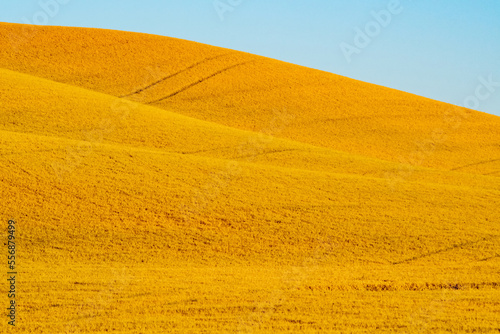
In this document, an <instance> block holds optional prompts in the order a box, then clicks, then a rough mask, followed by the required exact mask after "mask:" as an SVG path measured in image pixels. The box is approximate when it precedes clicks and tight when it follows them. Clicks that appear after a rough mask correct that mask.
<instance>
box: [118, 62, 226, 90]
mask: <svg viewBox="0 0 500 334" xmlns="http://www.w3.org/2000/svg"><path fill="white" fill-rule="evenodd" d="M230 54H231V53H224V54H221V55H217V56H214V57H210V58H205V59H203V60H201V61H199V62H197V63H195V64H193V65H191V66H188V67H186V68H184V69H182V70H180V71H178V72H176V73H174V74H170V75H167V76H166V77H164V78H161V79H160V80H157V81H155V82H153V83H152V84H149V85H147V86H146V87H143V88H140V89H138V90H136V91H134V92H132V93H130V94H127V95H122V96H119V98H124V97H129V96H132V95H136V94H139V93H142V92H143V91H145V90H147V89H149V88H151V87H153V86H156V85H158V84H160V83H162V82H163V81H166V80H168V79H170V78H173V77H175V76H177V75H179V74H181V73H184V72H186V71H189V70H190V69H192V68H195V67H196V66H199V65H201V64H204V63H206V62H208V61H211V60H214V59H217V58H221V57H224V56H227V55H230Z"/></svg>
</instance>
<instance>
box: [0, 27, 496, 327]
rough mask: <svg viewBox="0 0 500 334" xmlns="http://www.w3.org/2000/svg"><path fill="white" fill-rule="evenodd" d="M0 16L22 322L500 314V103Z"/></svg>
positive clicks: (425, 318)
mask: <svg viewBox="0 0 500 334" xmlns="http://www.w3.org/2000/svg"><path fill="white" fill-rule="evenodd" d="M0 32H1V33H0V106H1V107H2V108H1V113H0V156H1V159H0V176H1V177H0V201H1V203H2V205H1V206H0V207H1V209H2V217H3V218H2V219H3V221H5V224H7V220H8V219H10V218H15V219H16V220H17V222H18V227H19V228H18V233H19V241H18V252H19V268H20V269H19V271H20V275H19V277H20V278H19V279H20V281H19V289H20V290H19V298H18V302H19V305H20V306H19V318H18V321H19V326H18V328H17V331H18V332H21V333H104V332H113V331H114V332H131V333H167V332H189V333H191V332H205V333H213V332H227V333H234V332H242V333H250V332H253V333H267V332H287V331H292V332H309V333H321V332H332V333H335V332H338V333H345V332H356V333H373V332H381V333H383V332H401V333H427V332H429V333H430V332H432V333H440V332H477V333H489V332H491V333H494V332H498V331H499V330H500V325H499V324H498V312H499V311H500V302H499V297H500V294H499V291H500V290H499V287H500V281H499V278H498V277H499V274H500V272H499V270H498V268H499V264H500V262H499V261H500V260H499V254H500V247H499V244H500V243H499V236H500V225H499V223H498V222H499V221H500V181H499V178H498V176H499V175H500V174H499V172H500V144H499V143H500V131H499V130H500V119H499V118H498V117H495V116H492V115H488V114H484V113H480V112H476V111H472V110H468V109H463V108H459V107H453V106H451V105H447V104H444V103H440V102H436V101H432V100H429V99H425V98H422V97H418V96H414V95H410V94H406V93H402V92H399V91H395V90H391V89H388V88H384V87H379V86H375V85H370V84H366V83H362V82H358V81H354V80H351V79H347V78H344V77H340V76H336V75H333V74H329V73H325V72H321V71H316V70H311V69H307V68H303V67H299V66H296V65H291V64H287V63H283V62H279V61H276V60H272V59H266V58H263V57H258V56H254V55H250V54H245V53H240V52H236V51H232V50H227V49H221V48H216V47H212V46H208V45H202V44H197V43H193V42H188V41H182V40H177V39H172V38H166V37H159V36H152V35H144V34H134V33H126V32H118V31H107V30H93V29H79V28H60V27H30V26H22V25H14V24H0ZM5 226H7V225H5ZM2 289H3V286H2ZM0 300H1V301H2V303H3V304H2V305H4V304H5V305H7V304H6V303H7V298H6V293H4V292H2V298H1V299H0ZM4 322H5V324H4V323H2V324H1V327H0V328H2V331H3V330H4V329H5V328H6V321H4Z"/></svg>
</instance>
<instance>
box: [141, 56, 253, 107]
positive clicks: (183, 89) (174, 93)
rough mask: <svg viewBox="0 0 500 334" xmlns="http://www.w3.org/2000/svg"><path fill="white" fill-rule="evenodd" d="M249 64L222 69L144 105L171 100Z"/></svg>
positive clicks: (239, 64)
mask: <svg viewBox="0 0 500 334" xmlns="http://www.w3.org/2000/svg"><path fill="white" fill-rule="evenodd" d="M250 62H252V61H246V62H243V63H238V64H235V65H232V66H229V67H226V68H224V69H222V70H220V71H217V72H215V73H213V74H211V75H209V76H207V77H204V78H202V79H200V80H198V81H196V82H193V83H191V84H189V85H187V86H184V87H182V88H181V89H179V90H177V91H175V92H173V93H172V94H169V95H167V96H164V97H162V98H160V99H157V100H153V101H151V102H147V103H146V104H154V103H158V102H161V101H164V100H166V99H169V98H171V97H173V96H175V95H177V94H179V93H182V92H184V91H186V90H188V89H189V88H192V87H194V86H196V85H199V84H201V83H203V82H205V81H207V80H208V79H211V78H213V77H215V76H217V75H219V74H222V73H224V72H226V71H229V70H231V69H233V68H235V67H238V66H242V65H245V64H248V63H250Z"/></svg>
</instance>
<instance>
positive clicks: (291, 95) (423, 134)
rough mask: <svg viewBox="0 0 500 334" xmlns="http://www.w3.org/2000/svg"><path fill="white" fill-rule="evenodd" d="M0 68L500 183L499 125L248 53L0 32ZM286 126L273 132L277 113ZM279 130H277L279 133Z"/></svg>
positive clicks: (109, 34)
mask: <svg viewBox="0 0 500 334" xmlns="http://www.w3.org/2000/svg"><path fill="white" fill-rule="evenodd" d="M0 30H1V31H2V34H0V68H5V69H10V70H13V71H18V72H21V73H26V74H30V75H34V76H38V77H42V78H46V79H50V80H53V81H57V82H61V83H65V84H69V85H74V86H79V87H83V88H87V89H91V90H94V91H97V92H101V93H106V94H109V95H113V96H117V97H123V98H125V99H129V100H132V101H137V102H140V103H143V104H146V105H150V106H155V107H160V108H164V109H166V110H170V111H174V112H176V113H179V114H183V115H187V116H191V117H194V118H198V119H201V120H206V121H210V122H215V123H219V124H223V125H227V126H231V127H234V128H239V129H244V130H250V131H268V132H273V133H272V134H273V135H274V136H277V137H282V138H288V139H292V140H294V141H298V142H303V143H307V144H312V145H315V146H320V147H326V148H333V149H335V150H337V151H344V152H348V153H354V154H356V155H364V156H367V157H373V158H378V159H384V160H388V161H393V162H398V163H403V164H409V165H413V166H423V167H432V168H438V169H442V170H459V171H466V172H472V173H477V174H488V175H493V176H498V175H499V174H498V172H499V170H500V144H499V143H500V131H499V129H500V118H499V117H496V116H493V115H488V114H485V113H481V112H476V111H472V110H467V109H464V108H459V107H455V106H451V105H448V104H445V103H441V102H437V101H433V100H429V99H426V98H422V97H418V96H415V95H411V94H407V93H403V92H400V91H396V90H392V89H388V88H385V87H380V86H376V85H372V84H367V83H363V82H360V81H356V80H352V79H348V78H345V77H341V76H338V75H334V74H330V73H326V72H321V71H317V70H312V69H308V68H304V67H301V66H297V65H292V64H288V63H284V62H280V61H277V60H273V59H268V58H264V57H259V56H254V55H250V54H246V53H242V52H237V51H232V50H228V49H223V48H217V47H213V46H208V45H203V44H199V43H194V42H189V41H184V40H179V39H173V38H168V37H162V36H154V35H146V34H137V33H128V32H121V31H110V30H98V29H83V28H59V27H36V28H34V27H30V26H26V25H17V24H1V25H0ZM283 112H286V114H287V115H288V116H291V117H289V121H288V122H287V125H286V127H282V128H280V129H279V131H273V129H270V126H269V124H272V122H275V119H276V114H277V113H278V114H283ZM274 130H275V129H274Z"/></svg>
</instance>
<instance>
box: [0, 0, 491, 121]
mask: <svg viewBox="0 0 500 334" xmlns="http://www.w3.org/2000/svg"><path fill="white" fill-rule="evenodd" d="M0 21H5V22H16V23H24V22H30V23H36V24H48V25H61V26H81V27H97V28H108V29H118V30H126V31H136V32H145V33H151V34H158V35H165V36H171V37H177V38H182V39H187V40H192V41H197V42H202V43H206V44H211V45H217V46H222V47H226V48H231V49H235V50H241V51H246V52H250V53H254V54H259V55H263V56H266V57H271V58H276V59H280V60H284V61H287V62H291V63H295V64H300V65H303V66H307V67H312V68H316V69H320V70H324V71H328V72H332V73H336V74H341V75H344V76H347V77H350V78H354V79H358V80H362V81H367V82H371V83H376V84H379V85H383V86H388V87H392V88H396V89H399V90H403V91H407V92H410V93H414V94H418V95H422V96H426V97H429V98H433V99H436V100H440V101H445V102H449V103H453V104H456V105H461V106H464V105H465V106H467V107H471V108H473V109H477V110H480V111H484V112H488V113H491V114H495V115H499V116H500V1H498V0H481V1H473V0H468V1H466V0H440V1H436V0H413V1H412V0H369V1H368V0H349V1H340V0H140V1H139V0H136V1H132V0H120V1H106V0H85V1H84V0H24V1H22V2H20V1H18V0H2V4H0Z"/></svg>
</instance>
